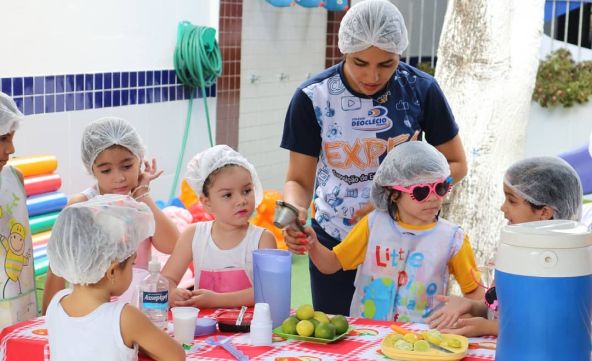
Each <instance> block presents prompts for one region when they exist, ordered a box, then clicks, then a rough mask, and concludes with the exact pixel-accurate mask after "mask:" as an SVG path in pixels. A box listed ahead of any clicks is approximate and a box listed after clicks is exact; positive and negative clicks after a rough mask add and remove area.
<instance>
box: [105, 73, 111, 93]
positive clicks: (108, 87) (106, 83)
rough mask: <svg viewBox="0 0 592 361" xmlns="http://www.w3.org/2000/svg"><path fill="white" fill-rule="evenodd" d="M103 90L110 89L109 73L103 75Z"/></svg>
mask: <svg viewBox="0 0 592 361" xmlns="http://www.w3.org/2000/svg"><path fill="white" fill-rule="evenodd" d="M103 89H105V90H110V89H111V73H105V74H103Z"/></svg>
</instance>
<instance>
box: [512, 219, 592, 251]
mask: <svg viewBox="0 0 592 361" xmlns="http://www.w3.org/2000/svg"><path fill="white" fill-rule="evenodd" d="M501 242H502V243H505V244H508V245H512V246H516V247H526V248H545V249H549V248H584V247H589V246H592V233H591V232H590V231H588V229H587V228H586V227H585V226H584V225H582V224H580V223H579V222H576V221H568V220H549V221H537V222H528V223H521V224H513V225H507V226H505V227H504V228H503V229H502V234H501Z"/></svg>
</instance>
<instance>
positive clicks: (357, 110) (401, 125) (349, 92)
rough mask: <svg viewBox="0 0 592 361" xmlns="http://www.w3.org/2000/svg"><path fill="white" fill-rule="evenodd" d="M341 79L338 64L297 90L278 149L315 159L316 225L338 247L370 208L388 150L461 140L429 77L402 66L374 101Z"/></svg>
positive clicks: (341, 75) (440, 96)
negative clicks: (356, 218) (354, 221)
mask: <svg viewBox="0 0 592 361" xmlns="http://www.w3.org/2000/svg"><path fill="white" fill-rule="evenodd" d="M344 79H345V76H344V74H343V62H342V63H339V64H337V65H334V66H332V67H331V68H328V69H326V70H325V71H323V72H322V73H320V74H318V75H316V76H315V77H313V78H311V79H309V80H307V81H306V82H304V83H303V84H302V85H301V86H300V87H298V89H297V90H296V93H295V94H294V96H293V97H292V101H291V102H290V106H289V108H288V111H287V114H286V120H285V123H284V133H283V136H282V142H281V147H282V148H285V149H288V150H290V151H294V152H297V153H301V154H305V155H310V156H312V157H315V158H317V157H318V159H319V161H318V163H317V169H316V179H315V190H314V195H313V202H314V207H315V219H316V221H317V222H318V223H319V224H320V225H321V227H323V229H324V230H325V231H326V232H327V233H328V234H330V235H331V236H332V237H334V238H335V239H337V240H341V239H342V238H343V237H345V235H346V234H347V233H348V232H349V231H350V229H351V227H352V226H353V224H352V222H351V218H352V217H353V215H354V213H355V212H356V211H357V210H358V209H360V208H361V207H363V206H364V205H365V204H367V203H368V202H369V201H370V198H371V197H370V189H371V184H372V179H373V177H374V174H375V173H376V170H377V169H378V165H379V164H380V162H381V161H382V160H383V159H384V157H385V156H386V153H387V152H388V151H389V150H390V149H392V148H393V147H395V146H396V145H398V144H401V143H403V142H407V141H409V140H419V139H423V138H424V137H425V139H426V140H427V141H428V142H429V143H430V144H432V145H434V146H437V145H440V144H443V143H446V142H447V141H449V140H451V139H452V138H454V137H455V136H456V135H457V134H458V126H457V124H456V122H455V120H454V116H453V115H452V111H451V110H450V106H449V105H448V102H447V101H446V98H445V97H444V94H443V93H442V90H441V89H440V87H439V86H438V83H437V82H436V80H435V79H434V78H433V77H432V76H430V75H429V74H426V73H424V72H422V71H420V70H418V69H415V68H414V67H412V66H410V65H407V64H405V63H399V66H398V68H397V71H396V72H395V73H394V74H393V77H392V78H391V79H390V81H389V82H388V84H387V86H386V87H385V88H384V89H383V90H381V91H380V92H378V93H377V94H374V95H373V96H371V97H369V96H366V95H363V94H360V93H357V92H355V91H354V90H353V89H352V88H351V87H350V86H349V85H348V84H347V82H346V81H344Z"/></svg>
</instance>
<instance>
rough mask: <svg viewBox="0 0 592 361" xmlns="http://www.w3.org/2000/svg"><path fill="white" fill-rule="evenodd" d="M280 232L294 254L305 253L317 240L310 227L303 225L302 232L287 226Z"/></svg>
mask: <svg viewBox="0 0 592 361" xmlns="http://www.w3.org/2000/svg"><path fill="white" fill-rule="evenodd" d="M282 233H283V235H284V241H285V242H286V245H287V246H288V249H289V250H290V252H292V253H294V254H305V253H306V252H308V251H309V250H310V249H311V247H312V246H313V245H314V244H315V243H316V242H318V239H317V235H316V233H315V231H314V230H313V229H312V227H305V228H304V232H301V231H299V230H295V229H293V228H291V227H287V228H284V229H283V231H282Z"/></svg>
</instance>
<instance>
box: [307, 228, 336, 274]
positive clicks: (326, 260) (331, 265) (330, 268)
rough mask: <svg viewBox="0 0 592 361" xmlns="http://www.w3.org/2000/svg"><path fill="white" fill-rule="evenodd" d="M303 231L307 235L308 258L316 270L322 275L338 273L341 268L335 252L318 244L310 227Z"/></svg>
mask: <svg viewBox="0 0 592 361" xmlns="http://www.w3.org/2000/svg"><path fill="white" fill-rule="evenodd" d="M304 231H305V232H306V234H307V235H308V238H307V240H308V242H309V243H308V247H309V249H308V256H309V257H310V260H311V261H312V263H314V265H315V266H316V267H317V269H318V270H319V271H321V272H322V273H324V274H333V273H335V272H337V271H339V270H340V269H341V268H342V267H341V263H339V259H338V258H337V255H335V252H333V251H332V250H330V249H328V248H327V247H325V246H323V245H322V244H321V242H319V239H318V238H317V235H316V233H315V231H314V230H313V229H312V228H311V227H306V228H305V229H304Z"/></svg>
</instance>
